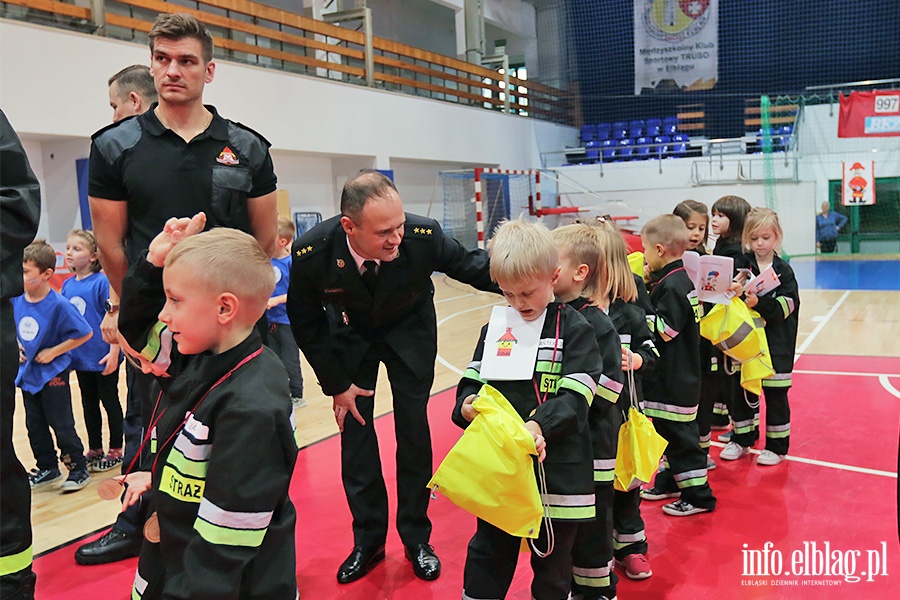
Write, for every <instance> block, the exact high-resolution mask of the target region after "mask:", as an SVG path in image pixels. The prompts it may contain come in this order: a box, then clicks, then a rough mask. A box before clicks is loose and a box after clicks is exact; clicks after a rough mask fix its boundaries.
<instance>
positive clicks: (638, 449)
mask: <svg viewBox="0 0 900 600" xmlns="http://www.w3.org/2000/svg"><path fill="white" fill-rule="evenodd" d="M626 373H627V374H628V383H629V384H630V386H629V387H630V389H631V408H629V409H628V420H626V421H625V422H624V423H623V424H622V426H621V427H620V428H619V447H618V449H617V451H616V470H615V472H614V475H615V478H614V479H613V487H615V489H617V490H619V491H620V492H627V491H629V490H633V489H634V488H636V487H637V486H639V485H641V484H642V483H649V482H650V480H651V479H652V478H653V475H654V474H655V473H656V470H657V469H658V468H659V459H660V458H661V457H662V455H663V453H664V452H665V451H666V446H668V445H669V443H668V442H667V441H666V440H665V439H664V438H663V437H662V436H661V435H659V434H658V433H656V428H655V427H653V423H651V422H650V419H648V418H647V417H646V416H645V415H644V414H643V413H642V412H641V411H640V410H638V404H637V398H636V397H635V392H634V372H633V371H627V372H626Z"/></svg>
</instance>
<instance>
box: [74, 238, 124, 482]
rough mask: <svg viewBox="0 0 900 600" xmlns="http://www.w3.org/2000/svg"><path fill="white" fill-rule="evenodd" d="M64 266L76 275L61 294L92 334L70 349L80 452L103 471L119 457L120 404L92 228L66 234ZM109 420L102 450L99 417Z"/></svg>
mask: <svg viewBox="0 0 900 600" xmlns="http://www.w3.org/2000/svg"><path fill="white" fill-rule="evenodd" d="M66 266H67V267H68V268H69V271H70V272H72V273H74V274H75V277H72V278H69V279H67V280H66V281H65V283H63V286H62V295H63V296H65V297H66V298H68V300H69V302H71V303H72V304H74V305H75V308H77V309H78V312H80V313H81V316H83V317H84V319H85V320H86V321H87V322H88V325H90V326H91V330H92V331H93V332H94V335H93V337H91V339H90V340H88V341H87V342H85V343H84V344H83V345H81V346H79V347H78V348H76V349H75V350H73V351H72V368H73V369H75V375H76V376H77V377H78V387H79V388H81V406H82V408H83V410H84V425H85V427H86V428H87V433H88V452H87V454H86V455H85V458H86V459H87V463H88V468H89V469H90V470H91V471H108V470H110V469H112V468H114V467H115V466H116V465H118V464H120V463H121V462H122V435H123V434H122V404H121V403H120V402H119V362H120V360H119V346H118V345H110V344H107V343H106V342H105V341H103V336H102V335H101V333H100V322H101V321H103V317H104V315H105V314H106V304H107V300H108V299H109V280H108V279H107V278H106V275H105V274H104V273H101V272H100V260H99V258H98V251H97V240H96V239H95V238H94V234H93V233H91V232H90V231H85V230H83V229H74V230H72V232H71V233H69V238H68V239H67V240H66ZM101 403H102V404H103V409H104V410H105V411H106V420H107V422H108V423H109V452H107V453H105V454H104V452H103V437H102V432H103V420H102V417H101V415H100V405H101Z"/></svg>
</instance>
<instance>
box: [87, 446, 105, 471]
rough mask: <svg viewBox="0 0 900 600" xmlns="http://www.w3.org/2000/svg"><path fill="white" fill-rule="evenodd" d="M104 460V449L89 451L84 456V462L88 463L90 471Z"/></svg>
mask: <svg viewBox="0 0 900 600" xmlns="http://www.w3.org/2000/svg"><path fill="white" fill-rule="evenodd" d="M102 458H103V450H102V449H91V450H88V451H87V453H86V454H85V455H84V460H85V461H87V468H88V470H91V469H93V467H94V465H95V464H96V463H97V461H99V460H101V459H102Z"/></svg>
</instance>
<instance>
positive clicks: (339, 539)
mask: <svg viewBox="0 0 900 600" xmlns="http://www.w3.org/2000/svg"><path fill="white" fill-rule="evenodd" d="M818 358H819V357H814V356H809V357H806V356H804V357H801V360H803V359H808V363H807V365H805V366H804V368H808V369H810V370H817V371H818V370H826V369H827V366H828V365H823V364H822V362H821V361H818V360H816V359H818ZM835 360H836V362H835V364H838V363H839V364H840V366H841V369H840V370H851V367H854V366H856V367H861V366H865V365H866V364H869V366H871V365H872V364H875V365H876V366H877V367H878V368H879V369H881V368H882V367H885V366H886V367H890V368H891V369H893V368H897V366H898V365H900V359H885V360H887V362H886V363H883V364H882V363H880V362H878V361H875V362H869V363H866V362H865V361H869V360H870V359H859V360H860V362H859V363H856V361H855V360H848V359H847V358H846V357H842V358H838V359H835ZM798 368H799V367H798ZM860 370H861V369H860ZM865 372H871V371H869V370H866V371H865ZM893 372H898V371H893ZM452 402H453V390H450V391H447V392H444V393H441V394H438V395H436V396H435V397H434V398H432V401H431V403H430V406H429V415H430V419H431V424H432V436H433V442H434V449H435V466H437V464H438V463H439V461H440V458H441V457H443V456H444V455H445V454H446V452H447V451H448V450H449V448H450V447H451V446H452V445H453V443H454V442H455V441H456V440H457V439H458V438H459V435H460V430H458V429H457V428H456V427H455V426H454V425H453V424H452V423H451V422H450V411H451V408H452ZM791 405H792V410H793V414H792V433H793V435H792V448H791V454H794V455H797V456H804V457H807V458H817V459H819V460H829V461H832V462H838V463H844V464H854V465H858V466H865V467H868V468H875V469H882V470H889V471H894V470H895V469H896V464H897V457H896V453H895V452H896V441H895V440H896V437H897V432H896V424H897V422H898V415H900V412H898V411H900V403H898V402H896V399H894V398H892V397H891V396H889V394H887V392H885V391H884V390H883V389H882V388H881V387H880V385H878V382H877V379H876V378H868V377H838V376H831V375H829V376H822V375H801V374H798V375H797V376H795V386H794V388H793V389H792V390H791ZM300 420H301V426H302V411H301V413H300ZM376 428H377V431H378V434H379V439H380V441H381V456H382V461H383V464H384V470H385V475H386V478H387V481H388V493H389V496H390V502H391V504H390V505H391V507H395V506H396V499H395V497H396V495H395V490H394V488H393V482H394V481H395V479H394V475H395V468H394V448H395V445H394V441H393V439H394V431H393V418H392V416H391V415H386V416H385V417H382V418H380V419H378V420H377V421H376ZM712 455H713V457H717V456H718V449H713V451H712ZM717 462H718V463H719V467H718V469H716V470H714V471H712V472H710V474H709V477H710V483H711V485H712V486H713V490H714V492H715V493H716V495H717V497H718V499H719V507H718V509H717V510H716V512H715V513H712V514H707V515H699V516H696V517H689V518H682V519H678V518H672V517H666V516H664V515H663V514H662V513H661V511H660V506H661V503H659V502H652V503H651V502H647V503H644V504H643V514H644V519H645V521H646V530H647V535H648V539H649V543H650V553H649V557H650V560H651V563H652V565H653V570H654V575H653V577H651V578H650V579H648V580H645V581H642V582H634V581H630V580H627V579H626V578H624V577H622V578H621V579H620V582H619V597H620V598H623V599H632V598H636V599H648V600H649V599H657V598H707V597H708V598H713V597H715V598H718V597H720V596H721V595H722V593H723V592H724V593H727V594H728V595H729V596H730V597H734V598H738V599H743V598H752V599H755V598H791V599H793V598H801V599H804V600H805V599H807V598H809V599H821V598H838V597H844V596H846V595H848V593H849V594H853V595H855V596H858V597H865V598H897V597H900V548H898V543H897V513H896V506H895V497H896V493H897V481H896V480H895V479H890V478H887V477H880V476H876V475H868V474H861V473H854V472H848V471H842V470H836V469H831V468H827V467H821V466H816V465H808V464H802V463H797V462H790V461H787V462H785V463H783V464H782V465H779V466H777V467H769V468H765V469H764V468H762V467H758V466H756V465H755V464H754V462H753V460H751V459H743V460H740V461H737V462H735V463H727V462H724V461H720V460H717ZM291 497H292V499H293V500H294V503H295V505H296V506H297V512H298V526H297V557H298V559H297V569H298V584H299V587H300V592H301V596H302V597H303V598H304V599H307V600H310V599H315V600H319V599H326V600H327V599H331V598H347V599H351V600H380V599H392V600H420V599H422V600H429V599H433V600H451V599H456V598H459V597H460V590H461V586H462V570H463V565H464V561H465V551H466V545H467V543H468V541H469V538H470V537H471V535H472V532H473V531H474V517H472V516H471V515H469V514H468V513H465V512H463V511H462V510H460V509H458V508H456V507H455V506H453V505H452V504H451V503H450V502H449V501H448V500H446V499H445V498H443V497H441V496H438V499H437V500H436V501H433V502H432V506H431V508H430V513H429V514H430V515H431V517H432V521H433V523H434V532H433V536H432V543H433V544H434V546H435V548H436V550H437V552H438V554H439V556H440V557H441V560H442V563H443V574H442V576H441V578H440V579H438V580H437V581H435V582H430V583H429V582H424V581H421V580H418V579H416V578H415V577H414V576H413V575H412V572H411V569H410V567H409V563H408V562H407V561H406V560H405V558H404V557H403V551H402V546H401V544H400V540H399V538H398V536H397V534H396V532H395V531H393V530H392V531H391V532H390V533H389V536H388V548H387V551H388V557H387V559H386V561H385V563H384V564H382V565H379V566H378V567H376V568H375V569H374V570H373V571H372V572H371V573H370V574H369V575H368V576H366V577H365V578H364V579H362V580H360V581H358V582H355V583H353V584H350V585H346V586H341V585H338V584H337V582H336V580H335V573H336V570H337V567H338V565H339V564H340V562H341V561H342V560H343V559H344V558H345V556H346V554H347V553H348V552H349V550H350V547H351V545H352V536H351V531H350V515H349V511H348V509H347V506H346V500H345V498H344V494H343V489H342V487H341V483H340V441H339V439H338V438H336V437H334V438H329V439H327V440H325V441H323V442H320V443H318V444H314V445H312V446H310V447H308V448H305V449H304V450H302V451H301V452H300V456H299V458H298V462H297V468H296V470H295V473H294V479H293V481H292V485H291ZM392 527H393V525H392ZM766 542H771V543H772V544H773V546H772V547H771V549H772V551H773V552H774V551H775V550H777V551H778V552H779V553H780V555H781V556H782V557H783V561H785V562H786V563H789V562H790V560H791V558H792V556H793V553H795V552H797V551H799V552H800V553H801V562H802V554H803V551H804V548H808V549H811V548H812V546H811V545H812V543H815V544H816V549H818V550H822V549H823V548H824V547H825V543H826V542H827V543H828V544H829V548H830V550H831V551H836V550H839V551H840V552H841V553H842V554H841V556H842V557H850V556H853V555H852V553H853V552H859V553H860V554H859V556H860V558H858V559H857V562H858V564H857V565H856V566H855V569H854V570H855V572H856V573H857V574H859V573H860V571H863V570H866V569H867V568H868V567H867V566H865V563H866V560H867V557H868V556H869V555H870V553H872V552H875V553H876V554H877V552H878V551H880V549H881V548H882V545H881V543H882V542H884V544H885V546H884V548H886V555H887V573H888V575H887V576H882V575H878V576H874V577H872V581H866V577H863V581H860V582H858V583H849V582H846V581H844V580H843V578H842V577H825V576H814V575H813V574H810V575H800V576H796V575H791V576H786V575H782V576H780V577H772V576H768V577H766V576H763V577H752V576H749V575H745V572H746V569H745V566H746V565H744V557H745V556H749V555H745V554H744V551H745V550H747V551H749V550H758V551H760V552H761V551H762V549H763V548H764V544H766ZM804 543H805V544H806V546H804ZM744 544H747V548H744ZM74 550H75V545H70V546H67V547H65V548H62V549H60V550H57V551H55V552H53V553H51V554H49V555H47V556H44V557H41V558H40V559H38V560H37V561H36V562H35V570H36V572H37V573H38V590H37V592H38V595H37V597H38V598H41V599H42V600H44V599H46V600H57V599H58V600H62V599H70V598H91V599H94V600H107V599H109V600H120V599H123V598H125V597H127V594H128V590H129V588H130V585H131V581H132V579H133V576H134V568H135V564H136V561H135V560H133V559H132V560H130V561H126V562H123V563H118V564H114V565H104V566H98V567H79V566H77V565H75V564H74V561H73V554H74ZM848 553H850V554H848ZM772 555H773V556H774V554H772ZM760 556H761V555H760ZM872 556H873V557H874V554H873V555H872ZM879 556H880V555H879ZM842 560H843V559H842ZM519 563H520V564H519V569H518V571H517V573H516V578H515V580H514V582H513V587H512V589H511V590H510V594H509V596H508V598H509V599H510V600H527V599H528V598H530V594H529V591H528V587H529V583H530V570H529V567H528V557H527V556H521V557H520V561H519ZM845 563H846V565H847V566H849V565H850V563H849V558H848V559H847V560H846V561H845ZM842 564H844V563H842ZM811 566H814V565H807V567H808V568H809V567H811ZM782 568H783V570H789V569H788V568H787V567H784V566H783V567H782ZM812 571H813V572H814V571H815V569H812ZM801 572H802V571H801ZM879 572H880V571H879ZM754 582H756V583H760V582H762V583H765V584H766V585H764V586H759V587H756V586H752V585H749V584H752V583H754ZM793 582H796V585H795V584H794V583H793ZM822 582H826V583H828V582H840V584H839V585H833V586H831V585H830V586H827V587H826V586H820V585H815V586H811V585H809V584H810V583H822ZM776 584H784V585H783V586H782V585H776ZM803 584H805V585H803Z"/></svg>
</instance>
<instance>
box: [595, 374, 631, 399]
mask: <svg viewBox="0 0 900 600" xmlns="http://www.w3.org/2000/svg"><path fill="white" fill-rule="evenodd" d="M623 387H625V386H624V385H623V384H621V383H619V382H618V381H616V380H615V379H611V378H609V377H607V376H606V375H603V374H601V375H600V384H599V385H598V386H597V395H598V396H600V397H601V398H603V399H604V400H607V401H609V402H612V403H613V404H615V402H616V401H617V400H618V399H619V395H620V394H621V393H622V388H623Z"/></svg>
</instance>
